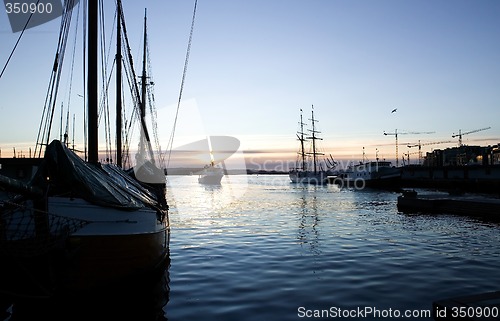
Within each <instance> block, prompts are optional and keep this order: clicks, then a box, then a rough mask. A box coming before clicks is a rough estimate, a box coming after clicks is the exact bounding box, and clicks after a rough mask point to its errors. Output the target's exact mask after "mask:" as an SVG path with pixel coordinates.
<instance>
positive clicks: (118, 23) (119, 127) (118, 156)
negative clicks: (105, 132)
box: [116, 0, 123, 167]
mask: <svg viewBox="0 0 500 321" xmlns="http://www.w3.org/2000/svg"><path fill="white" fill-rule="evenodd" d="M117 7H118V8H117V9H118V12H117V14H116V165H118V166H119V167H122V162H123V161H122V38H121V33H122V31H121V30H122V27H121V16H122V12H121V8H122V5H121V1H120V0H118V6H117Z"/></svg>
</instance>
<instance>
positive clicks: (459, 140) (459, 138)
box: [451, 127, 491, 147]
mask: <svg viewBox="0 0 500 321" xmlns="http://www.w3.org/2000/svg"><path fill="white" fill-rule="evenodd" d="M490 128H491V127H485V128H481V129H475V130H471V131H470V132H465V133H462V130H461V129H459V130H458V134H455V133H453V135H451V137H453V138H455V137H457V136H458V147H461V146H463V145H462V136H463V135H468V134H472V133H477V132H480V131H483V130H487V129H490Z"/></svg>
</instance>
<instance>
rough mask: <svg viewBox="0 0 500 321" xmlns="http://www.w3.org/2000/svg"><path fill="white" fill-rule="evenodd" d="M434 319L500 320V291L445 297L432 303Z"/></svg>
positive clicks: (442, 320)
mask: <svg viewBox="0 0 500 321" xmlns="http://www.w3.org/2000/svg"><path fill="white" fill-rule="evenodd" d="M432 311H433V314H434V315H433V318H434V320H439V321H446V320H470V321H479V320H500V291H495V292H487V293H481V294H475V295H470V296H462V297H456V298H450V299H443V300H439V301H435V302H433V303H432Z"/></svg>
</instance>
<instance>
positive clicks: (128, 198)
mask: <svg viewBox="0 0 500 321" xmlns="http://www.w3.org/2000/svg"><path fill="white" fill-rule="evenodd" d="M149 165H150V166H155V165H154V164H151V163H149ZM143 166H144V165H143ZM30 185H32V186H36V187H40V188H43V189H44V190H46V189H47V188H48V192H49V195H61V196H64V195H68V196H71V197H81V198H83V199H85V200H87V201H88V202H90V203H93V204H96V205H100V206H108V207H115V208H121V209H129V210H135V209H139V208H143V207H151V208H154V209H158V208H161V206H160V204H159V201H158V199H157V197H156V195H155V194H154V193H153V192H152V191H151V190H150V189H148V188H146V187H145V186H143V185H141V183H140V182H139V181H137V180H136V179H135V178H133V177H131V176H130V175H128V174H127V173H126V172H125V171H123V170H122V169H121V168H119V167H118V166H116V165H114V164H106V165H101V164H99V163H97V164H92V163H88V162H85V161H84V160H83V159H81V158H80V157H79V156H78V155H76V154H75V153H74V152H73V151H71V150H70V149H68V148H67V147H66V146H65V145H64V144H62V143H61V142H60V141H59V140H54V141H52V142H51V143H50V144H49V145H48V146H47V149H46V151H45V157H44V160H43V161H42V163H41V164H40V166H39V168H38V171H37V172H36V174H35V175H34V177H33V179H32V180H31V182H30Z"/></svg>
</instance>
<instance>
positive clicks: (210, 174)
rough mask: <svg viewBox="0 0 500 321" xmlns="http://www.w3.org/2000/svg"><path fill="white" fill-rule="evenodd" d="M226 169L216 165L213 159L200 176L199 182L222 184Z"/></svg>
mask: <svg viewBox="0 0 500 321" xmlns="http://www.w3.org/2000/svg"><path fill="white" fill-rule="evenodd" d="M222 177H224V170H223V169H222V168H221V167H219V166H216V165H215V163H214V162H213V161H212V162H210V165H206V166H205V167H204V168H203V171H201V173H200V175H199V176H198V182H199V183H201V184H210V185H220V183H221V180H222Z"/></svg>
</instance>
